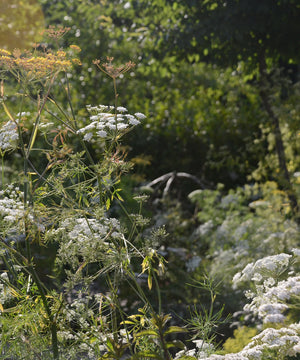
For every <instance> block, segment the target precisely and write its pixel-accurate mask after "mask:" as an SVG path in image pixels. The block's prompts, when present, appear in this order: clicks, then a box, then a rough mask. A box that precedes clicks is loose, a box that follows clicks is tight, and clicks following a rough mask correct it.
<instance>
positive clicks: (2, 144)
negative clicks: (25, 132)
mask: <svg viewBox="0 0 300 360" xmlns="http://www.w3.org/2000/svg"><path fill="white" fill-rule="evenodd" d="M18 138H19V134H18V130H17V125H16V124H15V123H14V122H13V121H11V120H9V121H8V122H7V123H5V124H4V125H3V126H2V127H1V129H0V148H1V150H2V151H6V150H10V149H13V148H14V142H15V141H16V140H18Z"/></svg>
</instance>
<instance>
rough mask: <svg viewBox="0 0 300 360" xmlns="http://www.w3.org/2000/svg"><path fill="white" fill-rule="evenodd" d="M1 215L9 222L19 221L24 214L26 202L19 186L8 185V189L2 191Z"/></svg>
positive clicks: (0, 199) (0, 200)
mask: <svg viewBox="0 0 300 360" xmlns="http://www.w3.org/2000/svg"><path fill="white" fill-rule="evenodd" d="M0 216H1V217H2V218H3V220H4V221H5V222H9V223H15V222H18V221H19V220H20V219H21V218H22V217H23V216H24V204H23V201H22V200H21V198H20V192H19V188H18V187H16V188H14V187H13V186H12V185H8V187H7V189H5V190H2V191H0Z"/></svg>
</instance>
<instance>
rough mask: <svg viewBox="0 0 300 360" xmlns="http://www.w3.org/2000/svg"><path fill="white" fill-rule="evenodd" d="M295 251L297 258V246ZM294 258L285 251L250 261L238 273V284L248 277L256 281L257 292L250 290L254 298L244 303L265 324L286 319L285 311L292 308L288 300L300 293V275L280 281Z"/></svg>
mask: <svg viewBox="0 0 300 360" xmlns="http://www.w3.org/2000/svg"><path fill="white" fill-rule="evenodd" d="M293 253H294V256H295V258H296V257H297V249H293ZM292 258H293V256H292V255H289V254H285V253H281V254H278V255H273V256H268V257H265V258H263V259H260V260H258V261H256V262H255V263H251V264H248V265H247V266H246V267H245V268H244V270H242V272H240V273H237V274H236V275H235V276H234V278H233V284H234V286H235V287H236V286H237V284H239V283H240V282H242V281H245V280H246V281H253V282H254V285H255V292H251V291H248V292H246V296H247V297H248V298H249V299H252V301H251V303H250V304H246V305H245V306H244V310H245V311H247V312H248V311H251V312H252V313H254V314H256V315H258V316H259V317H260V318H261V319H263V322H264V323H282V322H284V320H285V318H286V316H285V315H284V314H283V313H284V312H285V311H286V310H288V309H289V306H288V305H287V304H286V303H285V302H287V301H289V300H290V299H291V298H295V297H298V296H299V295H300V276H289V277H288V278H287V279H285V280H281V281H278V280H277V279H278V277H279V276H280V275H281V274H282V273H283V272H285V271H287V270H288V269H289V265H290V263H291V262H292ZM294 260H295V259H294ZM290 275H291V274H290Z"/></svg>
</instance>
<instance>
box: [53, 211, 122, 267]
mask: <svg viewBox="0 0 300 360" xmlns="http://www.w3.org/2000/svg"><path fill="white" fill-rule="evenodd" d="M123 236H124V235H123V233H122V232H121V228H120V223H119V221H118V220H117V219H114V218H110V219H109V218H105V217H104V218H103V219H101V220H97V219H87V218H84V217H83V218H67V219H65V220H64V221H62V223H61V224H60V226H59V228H57V229H53V230H50V231H48V232H47V234H46V237H47V238H49V239H52V238H53V239H56V240H58V241H59V243H60V249H59V251H58V257H59V258H60V260H61V261H62V263H65V264H71V265H72V266H74V267H76V266H78V264H79V263H78V257H83V258H84V260H85V261H86V262H94V261H98V260H99V256H103V255H104V254H105V251H104V249H106V248H108V247H109V246H110V243H109V242H110V240H111V239H123Z"/></svg>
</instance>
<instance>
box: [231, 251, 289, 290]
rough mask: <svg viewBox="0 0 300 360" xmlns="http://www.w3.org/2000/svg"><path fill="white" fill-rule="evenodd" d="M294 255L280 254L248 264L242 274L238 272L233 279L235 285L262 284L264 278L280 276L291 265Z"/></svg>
mask: <svg viewBox="0 0 300 360" xmlns="http://www.w3.org/2000/svg"><path fill="white" fill-rule="evenodd" d="M291 257H292V255H289V254H285V253H282V254H278V255H271V256H267V257H264V258H262V259H259V260H257V261H256V262H255V263H250V264H248V265H247V266H246V267H245V268H244V269H243V270H242V271H241V272H238V273H237V274H236V275H235V276H234V278H233V280H232V281H233V285H234V286H236V285H237V284H238V283H240V282H243V281H255V282H260V281H261V280H262V279H263V278H268V277H269V276H270V274H272V275H273V276H275V275H276V274H277V275H279V274H280V273H281V272H282V270H283V269H286V268H287V267H288V265H289V261H290V259H291Z"/></svg>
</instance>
